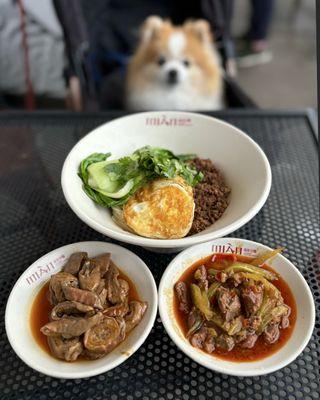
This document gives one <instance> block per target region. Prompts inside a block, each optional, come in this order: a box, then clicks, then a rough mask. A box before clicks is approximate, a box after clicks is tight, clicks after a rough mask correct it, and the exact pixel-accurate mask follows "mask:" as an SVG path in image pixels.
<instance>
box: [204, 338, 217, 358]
mask: <svg viewBox="0 0 320 400" xmlns="http://www.w3.org/2000/svg"><path fill="white" fill-rule="evenodd" d="M215 348H216V346H215V339H214V337H213V336H211V335H207V337H206V339H205V341H204V343H203V350H204V351H206V352H207V353H209V354H211V353H213V352H214V349H215Z"/></svg>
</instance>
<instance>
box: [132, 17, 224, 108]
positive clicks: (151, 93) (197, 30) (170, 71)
mask: <svg viewBox="0 0 320 400" xmlns="http://www.w3.org/2000/svg"><path fill="white" fill-rule="evenodd" d="M126 105H127V108H128V109H130V110H136V111H137V110H216V109H220V108H222V105H223V101H222V70H221V67H220V60H219V57H218V54H217V52H216V50H215V47H214V42H213V39H212V35H211V33H210V27H209V24H208V22H207V21H205V20H201V19H200V20H195V21H186V22H185V23H184V25H182V26H173V25H172V24H171V22H170V21H168V20H163V19H161V18H160V17H158V16H151V17H148V18H147V19H146V20H145V22H144V23H143V25H142V27H141V39H140V42H139V44H138V48H137V50H136V52H135V54H134V55H133V56H132V58H131V60H130V62H129V65H128V72H127V77H126Z"/></svg>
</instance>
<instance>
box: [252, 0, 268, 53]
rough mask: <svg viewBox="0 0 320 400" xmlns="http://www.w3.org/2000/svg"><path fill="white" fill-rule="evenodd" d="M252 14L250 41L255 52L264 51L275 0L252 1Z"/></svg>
mask: <svg viewBox="0 0 320 400" xmlns="http://www.w3.org/2000/svg"><path fill="white" fill-rule="evenodd" d="M251 5H252V14H251V24H250V30H249V34H248V39H249V40H250V41H251V45H252V47H253V50H256V51H262V50H264V49H265V48H266V46H267V36H268V32H269V27H270V22H271V19H272V14H273V7H274V0H251Z"/></svg>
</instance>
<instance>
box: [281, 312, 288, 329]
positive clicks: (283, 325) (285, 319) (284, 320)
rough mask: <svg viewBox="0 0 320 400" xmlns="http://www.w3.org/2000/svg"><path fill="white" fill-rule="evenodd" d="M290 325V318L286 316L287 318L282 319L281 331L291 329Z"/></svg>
mask: <svg viewBox="0 0 320 400" xmlns="http://www.w3.org/2000/svg"><path fill="white" fill-rule="evenodd" d="M289 325H290V320H289V317H288V316H286V315H285V316H284V317H282V319H281V322H280V328H281V329H286V328H288V327H289Z"/></svg>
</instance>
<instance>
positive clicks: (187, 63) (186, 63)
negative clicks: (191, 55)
mask: <svg viewBox="0 0 320 400" xmlns="http://www.w3.org/2000/svg"><path fill="white" fill-rule="evenodd" d="M182 62H183V65H184V66H185V67H190V61H189V60H187V59H185V60H183V61H182Z"/></svg>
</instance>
